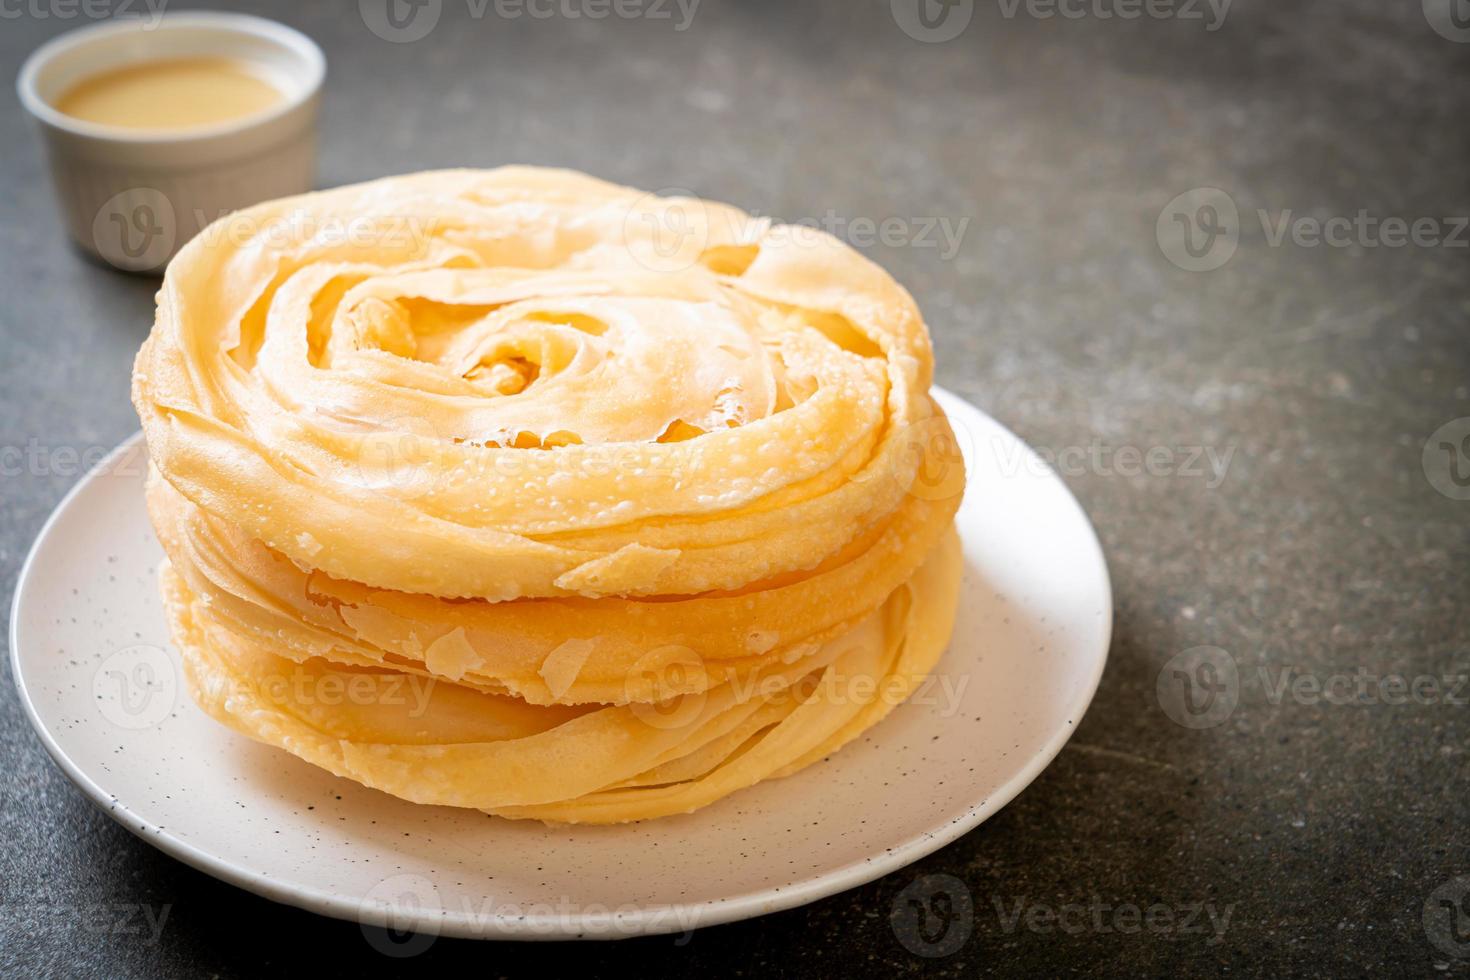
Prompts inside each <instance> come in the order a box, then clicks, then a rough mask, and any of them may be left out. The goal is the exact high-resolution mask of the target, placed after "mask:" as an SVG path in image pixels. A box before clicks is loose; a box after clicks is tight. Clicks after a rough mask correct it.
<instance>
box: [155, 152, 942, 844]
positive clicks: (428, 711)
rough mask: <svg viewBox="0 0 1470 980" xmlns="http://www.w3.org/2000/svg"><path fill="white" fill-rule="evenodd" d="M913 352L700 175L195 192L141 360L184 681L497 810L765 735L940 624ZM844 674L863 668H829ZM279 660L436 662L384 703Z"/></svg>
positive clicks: (611, 803)
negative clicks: (236, 202) (291, 193)
mask: <svg viewBox="0 0 1470 980" xmlns="http://www.w3.org/2000/svg"><path fill="white" fill-rule="evenodd" d="M931 370H932V355H931V351H930V346H929V340H928V335H927V332H926V330H925V328H924V324H923V321H922V319H921V318H920V316H919V314H918V311H917V308H916V307H915V305H914V303H913V301H912V299H911V298H910V297H909V296H908V294H907V293H906V292H905V291H904V290H903V289H902V288H901V287H900V286H898V284H897V283H895V282H894V281H893V280H892V279H891V277H889V276H888V275H887V274H886V273H884V272H883V271H882V270H881V269H879V268H878V267H877V266H875V265H873V264H872V263H871V262H869V261H867V260H866V259H864V258H862V257H861V256H859V255H858V254H857V253H856V252H854V251H853V250H852V249H850V248H848V247H847V246H845V245H843V244H842V243H840V242H838V241H837V240H835V239H833V238H831V237H830V236H827V235H824V234H822V233H820V232H816V231H812V230H810V229H806V228H794V227H791V226H781V225H772V224H771V223H769V222H767V221H764V220H761V219H756V218H752V217H751V216H749V215H746V214H744V213H742V212H740V211H738V210H736V209H734V208H731V207H728V206H725V205H719V204H714V203H711V202H707V201H703V200H699V199H696V198H690V197H658V196H654V195H648V194H642V193H640V192H638V191H633V190H629V189H627V188H622V187H618V186H615V185H612V184H608V183H605V182H602V181H599V180H595V179H593V178H590V177H587V176H584V175H581V174H576V173H571V172H566V171H553V170H541V169H535V168H523V167H514V168H503V169H500V170H494V171H448V172H434V173H424V174H417V175H413V176H408V177H399V178H390V179H387V180H381V181H376V182H373V183H369V184H363V185H358V186H354V187H347V188H341V189H337V190H333V191H328V192H323V193H319V194H313V195H306V196H304V197H300V198H293V199H288V200H284V201H277V202H271V203H269V204H264V205H260V206H259V207H256V208H253V209H250V210H248V211H245V212H242V213H240V214H238V215H235V216H232V217H230V218H226V219H223V220H222V221H221V222H219V223H216V225H214V226H211V227H210V228H209V229H206V230H205V231H204V232H203V233H201V235H200V236H199V237H198V238H196V239H195V240H194V241H192V242H191V243H190V244H189V245H188V246H187V247H186V248H185V249H184V250H183V251H182V252H180V254H179V256H178V257H177V258H176V259H175V260H174V261H173V263H172V264H171V265H170V267H169V269H168V273H167V275H166V278H165V281H164V285H163V289H162V291H161V292H160V294H159V306H158V316H157V319H156V322H155V326H154V329H153V332H152V334H151V336H150V337H149V339H148V341H147V342H146V343H145V345H144V347H143V349H142V351H141V352H140V353H139V356H138V360H137V365H136V368H135V371H134V388H133V398H134V403H135V406H136V407H137V410H138V413H139V416H140V418H141V419H142V421H143V425H144V429H145V432H146V435H147V439H148V446H149V453H150V457H151V459H152V462H153V466H154V468H155V472H154V477H153V479H152V480H151V482H150V489H149V506H150V512H151V514H152V516H153V520H154V523H155V526H156V527H157V528H158V530H159V535H160V538H161V540H162V541H163V543H164V546H165V550H166V551H167V553H168V556H169V558H170V566H171V567H170V569H169V570H168V571H167V573H166V574H165V576H164V579H165V592H166V596H167V598H168V600H169V602H168V604H169V609H170V615H171V620H172V623H173V629H174V633H175V639H176V641H177V642H178V645H179V646H180V647H181V649H182V651H183V653H184V656H185V660H186V667H187V668H188V672H189V678H190V681H191V685H192V686H193V689H194V691H195V694H196V696H197V697H198V699H199V700H200V702H201V703H202V704H203V705H204V706H205V707H206V708H207V709H209V710H210V711H211V712H212V713H213V714H215V715H216V716H217V717H219V718H220V719H221V720H223V721H226V722H227V723H229V724H231V725H233V726H235V727H237V728H240V729H241V730H243V731H246V732H247V733H248V734H251V735H252V736H254V737H256V738H260V739H262V740H264V741H267V742H271V743H273V744H277V745H282V746H283V747H286V748H288V749H289V750H290V751H292V752H295V753H296V754H298V755H301V756H302V757H304V758H307V759H309V760H310V761H313V762H315V763H317V764H319V765H323V766H325V767H326V768H328V769H331V770H332V771H334V772H337V773H339V774H341V775H346V776H349V777H350V778H354V779H358V780H360V781H362V782H365V783H367V784H368V785H373V786H377V787H378V788H381V789H385V790H387V791H388V792H393V793H396V794H398V795H400V796H404V797H406V798H409V799H415V800H421V801H424V802H435V803H448V804H451V805H459V806H474V807H479V808H481V809H486V810H490V811H492V812H497V813H504V814H505V815H508V816H531V817H540V818H542V819H553V820H593V821H605V820H625V819H637V818H640V817H644V816H656V815H659V814H661V813H665V812H677V811H679V810H682V809H692V808H693V807H694V806H698V805H703V803H705V802H709V801H710V800H711V799H715V798H718V797H719V796H721V795H724V794H725V793H727V792H730V791H733V789H735V788H739V786H742V785H748V784H749V783H750V782H754V781H756V780H759V779H762V778H765V777H766V776H770V775H775V774H780V773H782V772H785V771H790V770H792V769H793V768H796V767H799V764H805V762H807V761H811V759H812V758H814V757H820V756H819V755H818V756H813V753H816V752H825V751H830V750H831V749H832V748H835V747H836V746H837V745H840V744H841V742H843V741H846V740H847V739H849V738H851V737H852V736H853V735H855V734H856V733H857V732H858V731H861V730H862V729H863V728H865V727H867V725H870V724H872V723H874V722H876V720H877V719H878V718H879V717H881V716H882V714H883V713H885V712H886V711H887V710H888V709H889V708H891V707H892V706H893V703H896V701H897V700H901V699H902V697H903V696H904V695H906V694H907V693H908V692H909V691H911V690H912V689H913V687H914V686H915V685H916V684H917V683H919V682H920V681H921V680H922V678H923V676H924V675H925V673H926V672H927V671H928V669H929V667H930V666H931V665H932V664H933V662H934V661H935V660H936V659H937V657H938V655H939V653H940V652H941V651H942V649H943V646H944V643H945V641H946V639H947V636H948V629H949V623H950V621H951V620H952V618H953V606H954V592H955V589H956V581H957V578H958V558H957V548H956V546H955V543H954V539H953V532H952V530H950V528H951V524H952V518H953V514H954V510H955V508H956V507H957V505H958V502H959V495H960V491H961V489H962V488H963V469H962V467H961V466H960V465H959V460H958V458H957V456H956V454H955V452H954V443H953V437H952V434H951V432H950V429H949V426H948V423H947V421H946V420H945V418H944V416H943V415H942V413H940V412H939V411H938V409H937V407H936V406H935V404H934V402H933V401H932V400H931V398H930V397H929V394H928V388H929V383H930V375H931ZM921 586H922V587H921ZM843 672H845V674H843ZM839 674H843V676H846V677H848V678H849V679H850V678H851V677H852V676H858V675H861V676H865V677H869V678H871V679H873V680H875V681H878V682H881V681H884V680H885V679H892V680H894V683H893V684H891V685H890V687H891V690H889V691H888V692H887V693H885V694H884V695H883V696H881V697H877V698H871V697H870V698H868V699H867V700H866V701H865V702H862V703H852V702H853V701H854V699H853V698H851V697H845V698H834V697H832V696H830V688H831V687H832V685H833V683H840V680H839V681H834V678H835V677H837V676H838V675H839ZM286 675H291V676H293V677H295V678H297V679H298V680H301V679H302V678H304V679H305V682H306V683H308V684H320V683H321V682H322V678H323V677H324V676H326V675H332V676H334V677H337V678H338V679H339V680H344V679H345V680H344V682H347V681H351V680H352V679H353V678H359V679H361V678H366V679H367V680H368V681H370V682H371V683H372V684H377V685H379V686H382V685H383V684H384V683H386V681H385V678H388V677H391V676H396V677H400V678H402V677H405V676H406V677H412V678H421V679H424V680H425V681H426V682H428V683H431V684H432V690H431V693H430V695H429V696H428V697H427V698H426V704H425V705H423V706H420V708H419V710H418V712H417V714H416V715H415V716H414V717H411V718H410V717H404V716H402V714H403V713H402V711H400V710H396V709H393V708H390V707H389V706H387V705H385V704H384V703H383V700H384V699H383V698H377V699H376V700H373V699H370V700H373V703H372V704H371V705H362V704H354V705H344V704H341V703H337V704H331V705H329V704H326V703H324V702H323V699H321V698H316V699H314V700H313V699H311V698H306V697H303V696H302V695H301V694H300V690H301V688H300V686H299V685H297V686H295V687H292V686H290V685H281V684H276V683H266V682H265V679H268V678H278V677H283V676H286ZM757 681H759V683H758V684H756V683H755V682H757ZM293 691H294V692H295V693H292V692H293ZM824 691H827V692H828V693H827V694H823V693H822V692H824ZM857 700H858V701H862V699H860V698H859V699H857ZM836 701H841V702H842V703H841V704H837V703H835V702H836ZM400 707H401V706H400ZM681 710H682V714H681ZM650 712H653V713H652V714H651V713H650ZM650 718H654V719H656V723H650ZM671 719H672V720H671ZM793 719H796V720H793ZM798 722H799V723H798ZM803 726H805V727H803ZM426 733H428V734H426ZM762 746H764V748H762ZM548 760H555V764H550V763H548ZM660 793H661V794H662V796H659V794H660ZM629 794H631V796H630V795H629Z"/></svg>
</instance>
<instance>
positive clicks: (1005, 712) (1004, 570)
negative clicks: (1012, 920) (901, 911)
mask: <svg viewBox="0 0 1470 980" xmlns="http://www.w3.org/2000/svg"><path fill="white" fill-rule="evenodd" d="M939 397H940V400H941V402H942V403H943V405H944V408H945V411H946V412H948V413H949V416H950V418H951V419H952V420H953V422H954V425H955V428H956V431H957V434H958V436H959V439H960V443H961V447H962V449H963V451H964V454H965V457H966V463H967V468H968V471H969V487H968V489H967V491H966V494H965V500H964V504H963V506H962V507H961V508H960V512H959V518H958V521H959V530H960V534H961V536H962V538H963V540H964V550H965V562H966V568H965V577H964V585H963V594H962V597H961V601H960V612H959V620H958V622H957V623H956V625H955V632H954V640H953V642H952V643H951V645H950V649H949V652H948V653H947V654H946V655H945V658H944V660H943V661H942V662H941V664H940V667H939V670H938V673H937V675H936V677H935V678H933V679H931V683H930V684H929V685H928V686H926V687H925V688H924V689H923V690H922V691H921V693H920V694H919V695H918V696H917V697H916V698H915V699H914V700H911V701H910V702H908V703H905V704H904V705H902V706H900V707H899V708H898V709H897V710H895V711H894V712H893V713H892V714H891V715H890V716H889V717H888V718H887V719H886V720H885V721H883V722H882V723H881V724H879V725H878V726H877V727H876V728H874V729H873V730H872V731H870V732H869V733H867V735H866V736H865V737H864V738H862V739H861V740H859V741H858V742H856V743H854V744H852V745H849V746H847V747H846V748H844V749H842V750H841V751H840V752H837V753H836V754H834V755H833V756H832V757H831V758H829V759H827V760H826V761H824V762H822V763H819V764H817V765H815V766H812V767H810V768H808V769H807V770H805V771H803V772H801V773H799V774H797V775H795V776H792V777H789V778H786V779H778V780H774V781H770V782H764V783H761V784H759V785H757V786H755V787H752V788H751V789H747V790H744V791H742V792H739V793H737V794H735V795H734V796H731V797H728V798H726V799H725V800H722V801H720V802H719V803H717V804H715V805H713V806H710V807H707V808H705V809H703V810H700V811H698V812H697V813H693V814H690V815H687V816H682V817H670V818H666V819H662V820H655V821H651V822H648V823H639V824H630V825H624V826H616V827H573V828H568V827H548V826H543V825H540V824H537V823H531V822H527V821H509V820H499V819H495V818H491V817H487V816H483V815H481V814H478V813H475V812H471V811H462V810H456V809H452V808H448V807H426V806H416V805H414V804H411V803H405V802H403V801H401V800H398V799H395V798H394V797H391V796H388V795H386V794H383V793H379V792H376V791H374V790H370V789H366V788H364V787H362V786H359V785H358V784H356V783H353V782H349V781H347V780H344V779H338V778H336V777H334V776H331V775H329V774H328V773H326V772H324V771H322V770H320V769H317V768H315V767H313V766H310V765H308V764H306V763H304V762H301V761H300V760H298V759H296V758H295V757H293V756H291V755H288V754H287V753H285V752H282V751H279V750H277V749H274V748H268V747H265V746H261V745H257V744H256V743H254V742H251V741H249V740H248V739H246V738H244V737H242V736H239V735H236V734H234V733H232V732H230V731H228V730H226V729H225V728H223V727H221V726H220V725H218V724H216V723H215V722H213V721H212V720H210V719H209V718H208V717H206V716H205V715H204V714H203V713H202V712H201V711H199V710H198V709H197V708H196V707H195V706H194V704H193V703H192V701H190V699H189V697H188V694H187V692H186V691H185V690H184V687H183V681H182V677H181V676H180V675H179V672H178V668H177V667H176V666H175V660H174V657H173V655H172V654H170V653H167V652H166V651H167V647H168V635H167V632H166V630H165V627H164V620H163V613H162V609H161V605H160V601H159V597H158V590H157V583H156V581H155V573H156V569H157V566H158V562H159V559H160V557H161V551H160V549H159V546H158V543H157V541H156V540H155V539H154V536H153V531H152V529H151V527H150V526H149V524H148V519H147V516H146V514H145V513H144V507H143V480H144V476H145V474H146V469H147V466H146V458H145V455H144V452H143V448H142V439H141V435H140V436H135V437H133V438H132V439H130V440H129V441H128V442H127V443H125V444H124V445H123V446H121V447H119V449H118V450H117V451H116V452H115V453H114V454H113V455H112V456H111V457H110V458H109V459H108V460H107V461H105V462H104V463H103V464H102V465H101V466H99V467H98V469H97V470H95V471H94V472H92V473H91V474H89V475H88V476H87V477H86V478H85V479H83V480H82V482H81V483H80V484H79V485H78V486H77V487H76V488H75V489H74V490H73V491H72V492H71V493H70V494H69V495H68V496H67V497H66V499H65V500H64V501H62V503H61V505H60V506H59V507H58V508H57V509H56V512H55V513H54V514H52V516H51V519H50V520H49V521H48V522H47V523H46V526H45V528H44V529H43V530H42V532H41V535H40V537H39V538H38V539H37V541H36V544H35V547H34V548H33V549H32V551H31V554H30V557H29V558H28V559H27V561H26V564H25V567H24V569H23V570H22V571H21V576H20V582H19V584H18V586H17V588H16V593H15V608H14V610H13V615H12V620H11V637H10V641H11V656H12V658H13V661H14V673H15V678H16V683H17V685H18V686H19V688H20V695H21V699H22V700H23V702H24V703H25V706H26V711H27V712H28V713H29V716H30V719H31V723H32V724H33V725H35V727H36V730H37V732H39V733H40V736H41V740H42V742H43V743H45V746H46V749H47V751H49V752H50V753H51V756H52V757H53V758H54V759H55V760H56V762H57V764H58V765H60V766H61V768H62V769H63V770H64V771H65V772H66V774H67V775H68V776H69V777H70V778H71V779H72V780H73V781H74V782H75V783H76V784H77V785H78V786H80V787H81V788H82V790H83V792H85V793H86V794H87V795H88V796H89V797H90V798H91V799H92V800H93V801H94V802H96V803H97V804H98V805H99V806H101V807H103V808H104V809H105V810H106V811H107V812H108V813H110V814H111V815H112V816H113V817H114V818H115V819H117V820H118V821H119V822H121V823H122V824H123V825H124V826H125V827H127V828H128V829H129V830H130V831H132V832H133V833H134V834H137V835H138V836H140V837H142V838H143V839H144V840H146V841H148V842H149V843H151V844H153V845H155V846H156V847H159V848H161V849H162V850H164V851H165V852H167V853H169V854H172V855H173V856H174V857H177V858H179V859H180V860H182V861H184V862H186V863H188V864H191V865H193V866H194V867H196V868H199V869H200V870H202V871H205V872H208V873H209V874H212V875H214V876H216V877H218V878H222V879H224V880H225V881H229V882H232V883H234V884H236V885H239V886H240V887H242V888H246V889H249V890H250V891H252V892H255V893H257V894H259V895H264V896H265V897H267V898H271V899H274V900H276V901H280V902H286V903H289V904H291V905H296V906H300V907H302V908H305V909H310V910H312V911H315V912H320V913H323V914H326V915H332V916H337V917H340V918H346V919H353V920H357V921H359V922H362V923H364V924H365V926H369V927H381V926H389V927H391V928H393V929H394V930H404V931H407V932H408V935H406V936H405V935H403V934H401V933H399V932H389V931H382V932H381V933H380V935H379V936H378V937H377V938H376V939H375V941H377V942H382V943H386V944H391V945H392V946H393V951H395V952H399V953H403V952H412V951H413V949H414V948H415V944H420V945H421V944H424V943H426V942H432V939H433V937H434V936H436V935H452V936H478V937H488V938H570V937H615V936H629V935H646V934H655V933H667V932H684V931H686V930H689V929H693V928H695V927H698V926H706V925H714V924H717V923H721V922H728V921H732V920H735V919H742V918H747V917H749V916H754V915H760V914H763V913H766V912H773V911H776V910H779V909H785V908H790V907H792V906H796V905H801V904H803V903H805V902H810V901H813V900H815V899H818V898H822V897H825V896H827V895H831V894H833V893H835V892H839V891H842V890H843V889H846V888H852V887H854V886H856V885H860V884H863V883H864V882H867V881H871V880H872V879H874V878H877V877H879V876H880V875H883V874H886V873H888V872H891V871H894V870H895V869H898V868H901V867H903V866H904V865H906V864H908V863H910V862H911V861H915V860H917V859H918V858H920V857H923V856H924V855H926V854H928V853H930V852H931V851H934V850H936V849H937V848H939V847H942V846H944V845H945V844H947V843H949V842H950V841H952V840H954V839H955V838H957V837H959V836H960V835H961V834H963V833H965V832H966V831H968V830H971V829H973V828H974V827H975V826H976V825H977V824H979V823H980V822H981V821H983V820H984V819H985V818H986V817H988V816H990V815H991V814H992V813H994V812H996V810H998V809H1000V808H1001V807H1002V806H1004V805H1005V804H1006V803H1007V802H1008V801H1010V800H1011V798H1012V797H1014V796H1015V795H1016V794H1017V793H1019V792H1020V791H1021V790H1022V789H1023V788H1024V787H1025V786H1026V785H1027V784H1028V783H1030V782H1031V780H1033V779H1035V778H1036V776H1037V774H1038V773H1040V772H1041V770H1042V769H1043V768H1045V766H1046V765H1047V763H1049V762H1050V761H1051V760H1052V758H1053V757H1054V756H1055V755H1056V754H1057V752H1058V751H1059V750H1060V749H1061V747H1062V745H1063V743H1064V742H1066V740H1067V738H1068V736H1070V735H1071V733H1072V731H1073V729H1074V728H1075V726H1076V724H1077V722H1078V721H1079V720H1080V719H1081V717H1082V713H1083V711H1084V710H1086V708H1087V705H1088V702H1089V701H1090V700H1091V699H1092V695H1093V691H1094V690H1095V689H1096V687H1097V683H1098V678H1099V676H1100V675H1101V673H1102V669H1103V663H1104V660H1105V659H1106V656H1107V649H1108V640H1109V637H1110V634H1111V629H1112V596H1111V591H1110V587H1109V583H1108V574H1107V567H1106V565H1105V564H1104V561H1103V556H1102V551H1101V548H1100V547H1099V545H1098V541H1097V537H1096V536H1095V535H1094V533H1093V531H1092V527H1091V526H1090V525H1089V524H1088V521H1087V518H1086V516H1085V515H1084V514H1083V513H1082V510H1081V508H1080V507H1078V505H1077V502H1076V501H1075V500H1074V499H1073V498H1072V496H1071V494H1070V493H1068V491H1067V489H1066V487H1065V486H1064V485H1063V484H1062V482H1061V480H1060V479H1059V478H1058V477H1057V476H1056V475H1055V474H1054V473H1052V472H1051V471H1050V470H1048V469H1047V468H1046V467H1045V465H1044V464H1042V463H1041V461H1040V460H1039V459H1038V458H1037V457H1036V456H1035V455H1034V454H1032V453H1031V451H1030V450H1028V449H1027V448H1026V447H1025V446H1024V445H1023V444H1022V443H1021V442H1020V441H1019V440H1018V439H1017V438H1016V437H1015V436H1014V435H1012V434H1011V433H1010V432H1008V431H1007V430H1006V429H1004V428H1003V427H1002V426H1001V425H1000V424H999V423H997V422H995V421H994V420H993V419H991V418H989V417H988V416H986V415H984V414H982V413H981V412H980V411H979V410H977V409H975V408H974V407H973V406H971V405H969V404H967V403H965V402H963V401H961V400H960V399H959V398H957V397H956V396H954V395H951V394H949V393H947V392H940V396H939ZM367 931H368V932H369V933H370V939H374V936H373V935H372V933H373V932H374V931H375V929H369V930H367ZM415 933H416V934H415Z"/></svg>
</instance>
